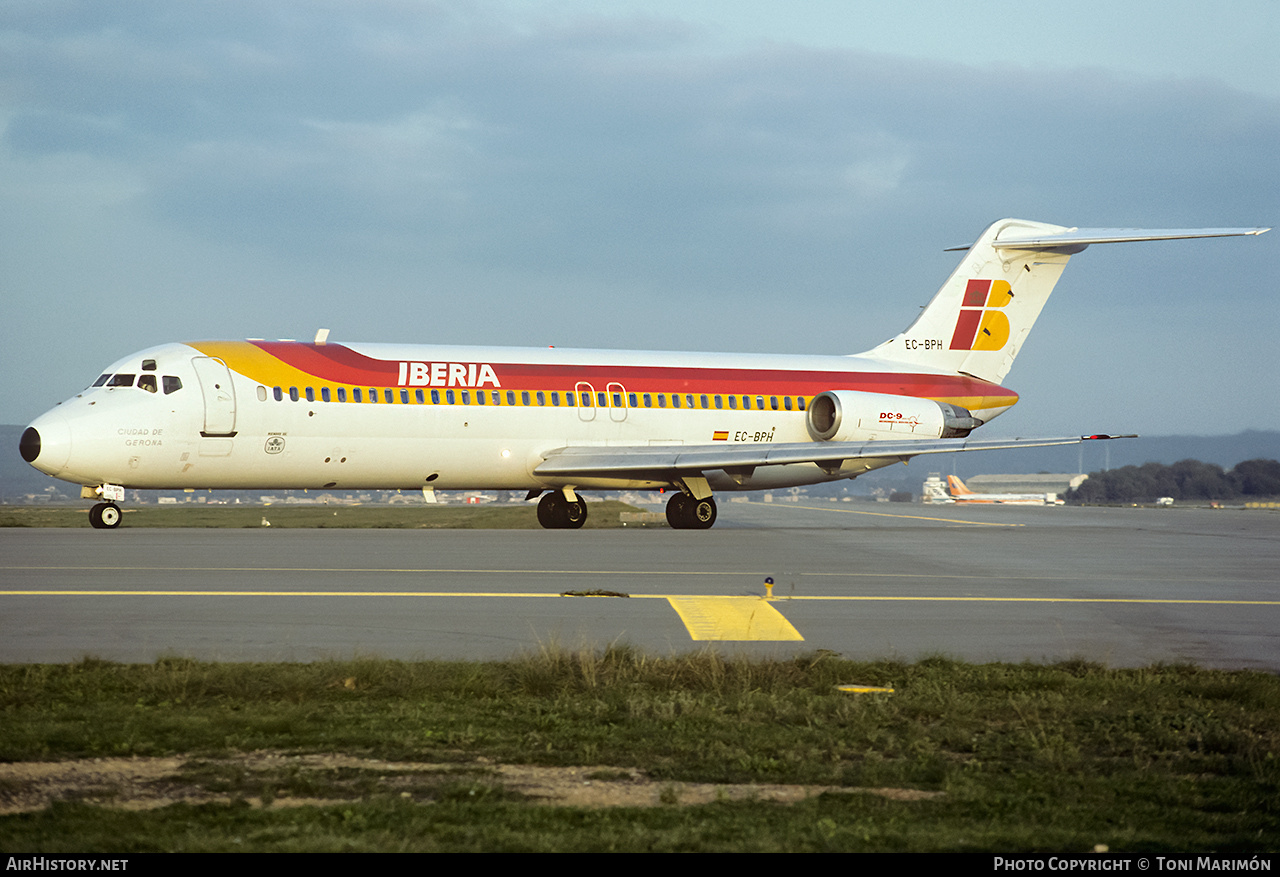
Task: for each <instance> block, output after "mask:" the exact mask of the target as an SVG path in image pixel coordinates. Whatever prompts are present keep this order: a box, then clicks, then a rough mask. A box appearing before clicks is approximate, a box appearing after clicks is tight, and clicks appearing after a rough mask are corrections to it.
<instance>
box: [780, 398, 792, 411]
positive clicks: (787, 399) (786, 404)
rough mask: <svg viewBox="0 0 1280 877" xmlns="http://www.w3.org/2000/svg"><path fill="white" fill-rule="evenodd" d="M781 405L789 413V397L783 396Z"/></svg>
mask: <svg viewBox="0 0 1280 877" xmlns="http://www.w3.org/2000/svg"><path fill="white" fill-rule="evenodd" d="M782 404H783V407H785V408H786V409H787V410H788V411H790V410H791V397H790V396H784V397H783V399H782Z"/></svg>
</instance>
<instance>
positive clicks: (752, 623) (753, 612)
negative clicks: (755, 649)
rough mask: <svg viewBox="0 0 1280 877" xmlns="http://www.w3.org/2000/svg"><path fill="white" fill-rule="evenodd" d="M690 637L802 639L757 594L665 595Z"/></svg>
mask: <svg viewBox="0 0 1280 877" xmlns="http://www.w3.org/2000/svg"><path fill="white" fill-rule="evenodd" d="M667 602H669V603H670V604H671V608H672V609H674V610H676V614H677V615H679V616H680V620H681V621H683V622H684V626H685V628H686V629H687V630H688V631H689V636H690V637H691V638H692V639H694V640H718V641H724V640H732V641H742V640H750V641H754V642H779V641H786V642H803V641H804V637H802V636H801V635H800V631H798V630H796V629H795V628H794V627H792V626H791V622H790V621H787V619H785V618H783V617H782V613H781V612H779V611H778V610H777V609H774V608H773V607H772V606H770V605H769V604H768V603H766V602H765V601H764V600H762V599H760V598H759V597H668V598H667Z"/></svg>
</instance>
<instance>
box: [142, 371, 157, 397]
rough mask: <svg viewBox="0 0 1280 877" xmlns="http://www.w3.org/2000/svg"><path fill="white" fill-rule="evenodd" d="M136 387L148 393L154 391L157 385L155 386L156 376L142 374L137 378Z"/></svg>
mask: <svg viewBox="0 0 1280 877" xmlns="http://www.w3.org/2000/svg"><path fill="white" fill-rule="evenodd" d="M138 389H139V390H146V391H147V392H148V393H154V392H155V391H156V390H157V389H158V387H156V376H155V375H143V376H142V377H140V378H138Z"/></svg>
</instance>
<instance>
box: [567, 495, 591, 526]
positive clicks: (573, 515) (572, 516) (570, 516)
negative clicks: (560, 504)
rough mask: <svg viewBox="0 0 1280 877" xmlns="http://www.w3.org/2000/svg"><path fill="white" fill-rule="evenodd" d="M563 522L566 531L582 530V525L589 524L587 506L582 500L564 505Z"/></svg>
mask: <svg viewBox="0 0 1280 877" xmlns="http://www.w3.org/2000/svg"><path fill="white" fill-rule="evenodd" d="M562 520H563V522H564V523H562V524H561V526H562V527H564V528H565V529H568V530H578V529H581V528H582V525H583V524H585V523H586V522H587V504H586V503H585V502H584V501H583V500H581V499H577V500H575V501H573V502H566V503H564V517H563V519H562Z"/></svg>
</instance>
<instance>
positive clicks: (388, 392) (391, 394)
mask: <svg viewBox="0 0 1280 877" xmlns="http://www.w3.org/2000/svg"><path fill="white" fill-rule="evenodd" d="M382 398H383V399H386V400H387V404H388V405H390V404H391V403H392V402H394V401H396V394H395V391H393V390H392V389H391V388H390V387H388V388H387V389H385V390H383V391H382Z"/></svg>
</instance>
